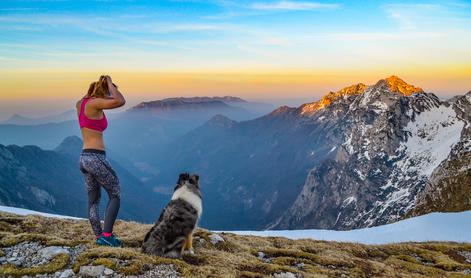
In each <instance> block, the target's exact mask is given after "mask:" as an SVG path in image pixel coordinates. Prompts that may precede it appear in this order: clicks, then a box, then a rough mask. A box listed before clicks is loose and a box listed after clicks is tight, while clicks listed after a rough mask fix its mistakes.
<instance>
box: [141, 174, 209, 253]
mask: <svg viewBox="0 0 471 278" xmlns="http://www.w3.org/2000/svg"><path fill="white" fill-rule="evenodd" d="M202 204H203V202H202V196H201V191H200V186H199V176H198V175H191V176H190V174H188V173H182V174H180V176H179V178H178V181H177V185H176V186H175V189H174V192H173V196H172V199H171V201H170V202H169V203H168V205H167V206H166V207H165V209H164V210H163V211H162V213H161V214H160V216H159V219H158V220H157V222H156V223H155V224H154V226H153V227H152V228H151V229H150V231H149V232H148V233H147V234H146V236H145V238H144V241H143V243H142V252H144V253H146V254H153V255H158V256H161V257H168V258H181V257H182V253H183V251H184V250H185V249H186V250H188V251H189V252H190V253H192V254H194V251H193V232H194V230H195V229H196V226H197V223H198V221H199V219H200V217H201V213H202V212H203V206H202Z"/></svg>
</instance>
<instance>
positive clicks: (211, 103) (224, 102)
mask: <svg viewBox="0 0 471 278" xmlns="http://www.w3.org/2000/svg"><path fill="white" fill-rule="evenodd" d="M231 103H247V101H246V100H243V99H241V98H238V97H231V96H226V97H188V98H185V97H176V98H166V99H162V100H155V101H148V102H141V103H139V104H138V105H136V106H134V107H132V108H131V110H142V109H154V110H164V111H165V110H172V109H193V110H198V109H208V108H214V107H224V108H227V107H229V105H230V104H231Z"/></svg>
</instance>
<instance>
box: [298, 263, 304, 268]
mask: <svg viewBox="0 0 471 278" xmlns="http://www.w3.org/2000/svg"><path fill="white" fill-rule="evenodd" d="M304 266H305V265H304V263H299V264H296V267H297V268H299V269H303V268H304Z"/></svg>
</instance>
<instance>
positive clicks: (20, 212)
mask: <svg viewBox="0 0 471 278" xmlns="http://www.w3.org/2000/svg"><path fill="white" fill-rule="evenodd" d="M0 211H3V212H9V213H14V214H18V215H40V216H44V217H53V218H63V219H83V218H78V217H73V216H67V215H59V214H51V213H45V212H39V211H34V210H29V209H23V208H15V207H6V206H0Z"/></svg>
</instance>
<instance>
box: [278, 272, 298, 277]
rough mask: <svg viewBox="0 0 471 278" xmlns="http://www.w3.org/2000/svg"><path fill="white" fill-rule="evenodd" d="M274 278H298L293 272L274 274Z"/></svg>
mask: <svg viewBox="0 0 471 278" xmlns="http://www.w3.org/2000/svg"><path fill="white" fill-rule="evenodd" d="M273 277H274V278H297V277H296V275H295V274H294V273H292V272H281V273H275V274H273Z"/></svg>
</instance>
